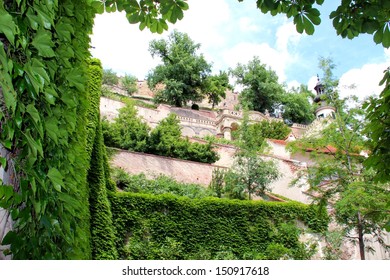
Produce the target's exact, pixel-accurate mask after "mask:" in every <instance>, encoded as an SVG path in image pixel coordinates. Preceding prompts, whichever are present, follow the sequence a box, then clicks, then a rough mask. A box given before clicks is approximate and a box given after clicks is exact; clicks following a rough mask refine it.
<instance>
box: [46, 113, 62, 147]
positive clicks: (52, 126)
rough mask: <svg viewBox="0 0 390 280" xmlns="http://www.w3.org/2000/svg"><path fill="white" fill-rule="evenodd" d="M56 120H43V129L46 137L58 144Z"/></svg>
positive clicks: (53, 118) (54, 118) (52, 118)
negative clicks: (44, 128)
mask: <svg viewBox="0 0 390 280" xmlns="http://www.w3.org/2000/svg"><path fill="white" fill-rule="evenodd" d="M57 123H58V119H57V118H56V117H54V116H52V117H50V118H46V119H45V127H46V134H47V136H48V137H49V138H50V139H52V140H53V141H54V142H55V143H56V144H58V133H59V131H58V126H57Z"/></svg>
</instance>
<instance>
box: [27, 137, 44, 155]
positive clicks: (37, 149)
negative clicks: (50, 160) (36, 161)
mask: <svg viewBox="0 0 390 280" xmlns="http://www.w3.org/2000/svg"><path fill="white" fill-rule="evenodd" d="M23 135H24V136H25V137H26V140H27V144H28V146H29V148H30V150H31V152H32V153H33V156H34V157H35V158H36V157H37V155H38V153H39V155H40V156H41V157H43V149H42V143H41V141H40V140H39V139H36V140H35V139H33V138H32V136H31V134H30V131H27V132H26V133H23Z"/></svg>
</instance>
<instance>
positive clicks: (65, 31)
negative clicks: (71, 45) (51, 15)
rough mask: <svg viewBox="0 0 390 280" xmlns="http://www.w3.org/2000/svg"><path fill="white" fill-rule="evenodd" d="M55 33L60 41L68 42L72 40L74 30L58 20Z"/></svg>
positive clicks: (68, 23)
mask: <svg viewBox="0 0 390 280" xmlns="http://www.w3.org/2000/svg"><path fill="white" fill-rule="evenodd" d="M56 32H57V35H58V38H59V39H60V40H63V41H70V40H71V39H72V34H73V33H74V29H73V26H72V24H71V23H70V22H66V21H65V20H60V21H59V22H58V23H57V25H56Z"/></svg>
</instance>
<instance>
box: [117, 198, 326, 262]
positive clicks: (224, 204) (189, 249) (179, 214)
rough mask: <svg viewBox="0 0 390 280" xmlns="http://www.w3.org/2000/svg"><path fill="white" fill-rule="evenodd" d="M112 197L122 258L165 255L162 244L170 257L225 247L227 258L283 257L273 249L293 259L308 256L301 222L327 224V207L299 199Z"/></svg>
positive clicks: (214, 252) (320, 227)
mask: <svg viewBox="0 0 390 280" xmlns="http://www.w3.org/2000/svg"><path fill="white" fill-rule="evenodd" d="M109 197H110V200H111V205H112V213H113V223H114V225H115V227H116V231H117V250H118V253H119V254H120V258H122V259H159V258H165V257H164V252H163V251H162V248H168V249H169V248H171V249H172V251H173V252H171V254H170V255H168V256H167V257H168V258H175V259H201V258H207V259H214V258H219V257H220V254H221V251H224V250H225V251H228V252H229V254H227V255H226V254H225V255H224V256H223V258H237V259H245V258H258V259H273V258H281V257H283V255H278V256H276V257H275V256H273V254H275V250H273V248H277V249H278V250H279V251H282V252H284V253H285V252H288V257H289V258H295V259H300V258H306V257H305V256H304V254H303V253H302V251H303V244H302V243H300V242H299V240H298V238H299V233H300V231H301V229H299V228H297V227H296V225H295V224H296V222H297V221H301V222H303V223H304V224H305V225H307V226H308V228H309V229H310V230H312V231H314V232H321V231H324V230H326V228H327V224H328V216H327V214H326V211H318V210H317V209H316V208H314V207H313V206H307V205H304V204H301V203H297V202H288V203H279V202H264V201H239V200H226V199H218V198H206V199H189V198H185V197H177V196H173V195H148V194H131V193H113V194H111V195H110V196H109ZM137 247H139V248H137ZM280 248H282V249H283V250H280ZM165 253H166V252H165ZM284 253H283V254H284ZM248 256H249V257H248Z"/></svg>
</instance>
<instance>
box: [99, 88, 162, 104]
mask: <svg viewBox="0 0 390 280" xmlns="http://www.w3.org/2000/svg"><path fill="white" fill-rule="evenodd" d="M101 91H102V92H101V96H104V97H107V98H109V99H112V100H116V101H120V102H123V103H128V102H134V105H135V106H138V107H143V108H148V109H157V106H156V105H155V104H152V103H149V102H147V101H149V100H148V99H146V98H145V99H144V100H143V98H142V97H140V96H137V97H134V96H133V97H130V96H125V95H122V94H119V93H116V92H114V91H112V90H110V89H109V88H108V87H105V86H102V89H101Z"/></svg>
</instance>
